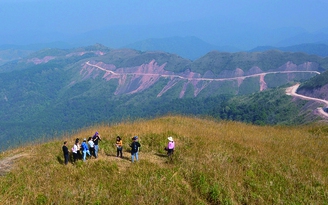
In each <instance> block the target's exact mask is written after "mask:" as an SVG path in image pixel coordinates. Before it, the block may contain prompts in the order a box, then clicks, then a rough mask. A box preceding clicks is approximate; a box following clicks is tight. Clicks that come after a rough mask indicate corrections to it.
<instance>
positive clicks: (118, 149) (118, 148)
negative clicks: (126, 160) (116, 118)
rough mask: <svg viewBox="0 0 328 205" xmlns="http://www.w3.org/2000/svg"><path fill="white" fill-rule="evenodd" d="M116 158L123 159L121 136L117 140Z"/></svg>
mask: <svg viewBox="0 0 328 205" xmlns="http://www.w3.org/2000/svg"><path fill="white" fill-rule="evenodd" d="M116 152H117V154H116V157H118V156H120V157H121V158H122V157H123V141H122V139H121V137H120V136H117V138H116Z"/></svg>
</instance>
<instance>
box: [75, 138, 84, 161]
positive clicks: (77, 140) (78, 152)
mask: <svg viewBox="0 0 328 205" xmlns="http://www.w3.org/2000/svg"><path fill="white" fill-rule="evenodd" d="M75 145H76V153H77V158H76V159H82V153H81V145H80V139H79V138H76V139H75Z"/></svg>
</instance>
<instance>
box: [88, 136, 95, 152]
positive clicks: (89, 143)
mask: <svg viewBox="0 0 328 205" xmlns="http://www.w3.org/2000/svg"><path fill="white" fill-rule="evenodd" d="M88 145H89V150H90V154H91V156H95V143H94V142H93V141H92V137H89V139H88Z"/></svg>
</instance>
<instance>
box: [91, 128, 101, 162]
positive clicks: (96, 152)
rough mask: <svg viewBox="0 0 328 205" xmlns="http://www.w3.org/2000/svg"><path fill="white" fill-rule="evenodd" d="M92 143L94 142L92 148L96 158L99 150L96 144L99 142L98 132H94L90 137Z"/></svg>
mask: <svg viewBox="0 0 328 205" xmlns="http://www.w3.org/2000/svg"><path fill="white" fill-rule="evenodd" d="M92 141H93V142H94V147H95V158H97V157H98V150H99V146H98V143H99V141H101V138H100V135H99V133H98V132H96V133H95V134H94V135H93V137H92Z"/></svg>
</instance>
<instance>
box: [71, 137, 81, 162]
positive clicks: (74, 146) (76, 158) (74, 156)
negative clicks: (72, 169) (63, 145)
mask: <svg viewBox="0 0 328 205" xmlns="http://www.w3.org/2000/svg"><path fill="white" fill-rule="evenodd" d="M78 139H79V138H77V139H76V140H75V143H74V145H73V148H72V152H73V162H74V163H75V162H76V160H78V159H79V155H78V153H77V151H78V147H79V146H78V143H79V140H78Z"/></svg>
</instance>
